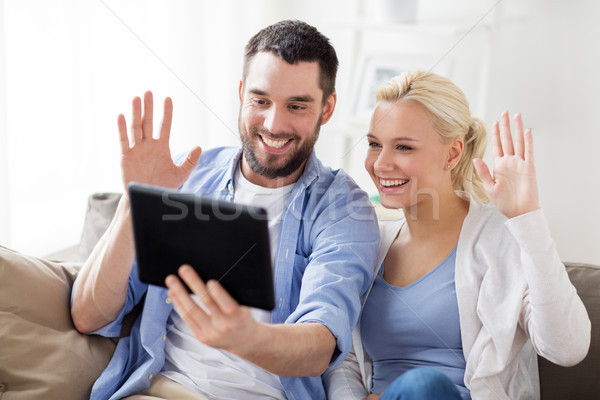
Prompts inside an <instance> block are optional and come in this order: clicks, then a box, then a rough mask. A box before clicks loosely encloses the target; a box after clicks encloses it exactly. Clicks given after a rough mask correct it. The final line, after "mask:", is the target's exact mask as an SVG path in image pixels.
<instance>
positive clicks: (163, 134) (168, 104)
mask: <svg viewBox="0 0 600 400" xmlns="http://www.w3.org/2000/svg"><path fill="white" fill-rule="evenodd" d="M172 120H173V101H172V100H171V98H170V97H167V98H165V105H164V112H163V120H162V123H161V125H160V137H159V138H160V139H162V140H164V141H166V142H168V141H169V137H170V136H171V121H172Z"/></svg>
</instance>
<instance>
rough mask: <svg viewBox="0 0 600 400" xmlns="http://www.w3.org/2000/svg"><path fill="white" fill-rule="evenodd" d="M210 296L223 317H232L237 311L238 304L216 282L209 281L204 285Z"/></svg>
mask: <svg viewBox="0 0 600 400" xmlns="http://www.w3.org/2000/svg"><path fill="white" fill-rule="evenodd" d="M206 287H207V288H208V291H209V292H210V296H211V297H212V298H213V299H214V301H215V303H216V304H217V306H218V307H219V309H220V310H221V311H222V312H223V313H224V314H225V315H232V314H233V313H235V311H236V310H237V309H238V307H239V304H238V302H237V301H235V299H234V298H233V297H231V295H230V294H229V293H228V292H227V290H225V288H224V287H223V286H222V285H221V284H220V283H219V282H217V281H215V280H212V279H211V280H210V281H208V282H207V283H206Z"/></svg>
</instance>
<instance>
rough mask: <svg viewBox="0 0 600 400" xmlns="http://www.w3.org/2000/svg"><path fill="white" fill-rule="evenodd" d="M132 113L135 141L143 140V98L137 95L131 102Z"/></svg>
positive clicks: (132, 129) (132, 130) (132, 132)
mask: <svg viewBox="0 0 600 400" xmlns="http://www.w3.org/2000/svg"><path fill="white" fill-rule="evenodd" d="M131 115H132V120H131V134H132V135H133V142H134V143H136V142H141V141H142V140H143V139H144V131H143V130H142V100H141V99H140V98H139V97H137V96H136V97H134V99H133V101H132V102H131Z"/></svg>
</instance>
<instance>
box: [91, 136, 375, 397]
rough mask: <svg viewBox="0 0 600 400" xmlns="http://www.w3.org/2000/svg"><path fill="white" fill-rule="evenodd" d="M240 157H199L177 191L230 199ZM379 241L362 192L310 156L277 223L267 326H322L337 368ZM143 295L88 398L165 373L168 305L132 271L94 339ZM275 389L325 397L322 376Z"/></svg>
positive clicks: (217, 153)
mask: <svg viewBox="0 0 600 400" xmlns="http://www.w3.org/2000/svg"><path fill="white" fill-rule="evenodd" d="M240 158H241V151H240V149H239V148H218V149H212V150H207V151H204V152H203V153H202V156H201V157H200V162H199V164H198V165H197V166H196V168H195V169H194V171H193V172H192V174H191V176H190V178H189V179H188V180H187V182H186V183H185V184H184V185H183V186H182V187H181V191H184V192H193V193H199V194H210V195H212V196H215V197H219V198H222V199H227V200H230V201H233V198H234V197H233V195H234V193H233V178H234V173H235V169H236V167H237V165H238V164H239V162H240ZM181 160H183V158H181V157H180V158H179V161H181ZM378 243H379V229H378V227H377V221H376V218H375V213H374V211H373V207H372V206H371V204H370V202H369V199H368V197H367V195H366V193H364V192H363V191H362V190H360V189H359V188H358V186H357V185H356V184H355V183H354V181H353V180H352V179H351V178H350V177H349V176H348V175H347V174H345V173H344V172H343V171H340V170H336V171H333V170H331V169H329V168H326V167H324V166H323V165H322V164H321V162H320V161H319V160H318V159H317V158H316V156H315V155H314V153H313V154H312V155H311V156H310V158H309V160H308V162H307V164H306V167H305V170H304V172H303V174H302V176H301V177H300V179H299V180H298V182H297V183H296V185H295V187H294V189H293V191H292V193H291V195H290V198H289V200H288V203H287V208H286V210H284V213H283V216H282V220H281V231H280V236H279V246H278V250H277V255H276V261H275V267H274V284H275V302H276V307H275V309H274V310H273V313H272V322H273V323H297V322H309V321H315V322H320V323H322V324H323V325H325V326H326V327H327V328H329V330H330V331H331V332H332V334H333V335H334V336H335V338H336V340H337V349H336V351H335V354H334V356H333V357H332V360H331V365H332V366H333V365H337V364H338V363H339V362H341V361H342V360H343V359H344V358H345V357H346V355H347V353H348V351H349V350H350V347H351V346H352V343H351V338H350V336H351V330H352V328H353V327H354V325H355V324H356V321H357V319H358V315H359V312H360V296H361V295H362V294H364V293H365V292H366V290H367V288H368V286H369V284H370V282H371V278H372V276H373V265H374V264H375V260H376V256H377V246H378ZM144 295H145V302H144V306H143V311H142V313H141V315H140V317H138V319H137V320H136V321H135V323H134V325H133V328H132V331H131V335H130V336H129V337H127V338H123V339H120V340H119V343H118V345H117V348H116V350H115V353H114V355H113V357H112V359H111V361H110V363H109V365H108V367H107V368H106V369H105V370H104V372H103V373H102V375H100V377H99V378H98V380H97V381H96V383H95V384H94V387H93V388H92V394H91V399H92V400H96V399H120V398H123V397H126V396H129V395H132V394H135V393H138V392H140V391H141V390H144V389H145V388H147V387H149V386H150V382H151V379H152V378H153V377H154V376H156V374H158V373H159V372H160V371H161V369H162V367H163V364H164V361H165V341H164V340H165V334H166V329H167V319H168V317H169V315H170V313H171V311H172V309H173V306H172V305H171V304H170V303H169V302H168V301H167V291H166V289H164V288H162V287H158V286H153V285H150V286H149V285H146V284H144V283H142V282H140V280H139V278H138V275H137V268H136V266H135V265H134V267H133V270H132V273H131V275H130V277H129V290H128V293H127V300H126V304H125V306H124V307H123V310H122V311H121V313H120V314H119V316H118V317H117V319H116V320H115V321H114V322H112V323H110V324H108V325H107V326H105V327H103V328H101V329H99V330H98V331H97V332H95V333H97V334H100V335H103V336H108V337H118V336H119V334H120V331H121V324H122V321H123V317H124V316H125V315H126V314H127V313H128V312H129V311H131V310H132V309H133V307H134V306H135V305H136V304H137V303H139V302H140V301H141V300H142V298H143V297H144ZM291 345H293V344H291ZM281 383H282V385H283V388H284V390H285V392H286V395H287V396H288V398H290V399H297V400H300V399H323V400H325V398H326V397H325V391H324V389H323V384H322V382H321V378H320V377H305V378H281Z"/></svg>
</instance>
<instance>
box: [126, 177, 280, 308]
mask: <svg viewBox="0 0 600 400" xmlns="http://www.w3.org/2000/svg"><path fill="white" fill-rule="evenodd" d="M128 193H129V201H130V205H131V217H132V222H133V235H134V241H135V250H136V261H137V268H138V274H139V278H140V280H141V281H142V282H145V283H149V284H153V285H158V286H163V287H164V286H165V278H166V277H167V276H168V275H169V274H176V273H177V269H178V268H179V267H180V266H181V265H183V264H189V265H191V266H192V267H193V268H194V269H195V270H196V271H197V272H198V274H199V275H200V277H201V278H202V279H203V280H204V281H205V282H206V281H208V280H209V279H215V280H218V281H219V282H220V283H221V284H222V285H223V287H224V288H225V289H226V290H227V291H228V292H229V294H231V295H232V296H233V298H234V299H236V300H237V301H238V302H239V303H240V304H243V305H247V306H252V307H257V308H262V309H265V310H272V309H273V308H274V307H275V299H274V289H273V272H272V267H271V252H270V244H269V230H268V220H267V214H266V211H265V210H264V209H263V208H260V207H252V206H246V205H241V204H236V203H232V202H229V201H225V200H221V199H217V198H214V197H211V196H203V195H196V194H192V193H183V192H179V191H175V190H171V189H165V188H161V187H157V186H149V185H143V184H139V183H131V184H129V186H128Z"/></svg>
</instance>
